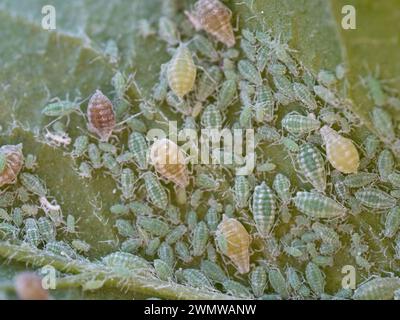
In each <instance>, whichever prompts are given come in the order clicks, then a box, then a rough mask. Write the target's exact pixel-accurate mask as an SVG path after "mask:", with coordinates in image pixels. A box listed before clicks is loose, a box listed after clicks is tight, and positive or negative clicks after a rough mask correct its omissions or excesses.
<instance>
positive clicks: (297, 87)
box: [293, 82, 318, 110]
mask: <svg viewBox="0 0 400 320" xmlns="http://www.w3.org/2000/svg"><path fill="white" fill-rule="evenodd" d="M293 92H294V95H295V97H296V99H297V100H298V101H300V102H301V103H302V104H303V105H304V106H305V107H306V108H308V109H310V110H314V109H317V108H318V105H317V102H316V101H315V98H314V96H313V94H312V93H311V91H310V90H309V89H308V87H307V86H306V85H304V84H302V83H299V82H295V83H294V84H293Z"/></svg>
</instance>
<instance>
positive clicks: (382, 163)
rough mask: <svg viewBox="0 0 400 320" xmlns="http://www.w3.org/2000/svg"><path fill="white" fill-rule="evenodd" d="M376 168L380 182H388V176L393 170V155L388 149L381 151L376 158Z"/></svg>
mask: <svg viewBox="0 0 400 320" xmlns="http://www.w3.org/2000/svg"><path fill="white" fill-rule="evenodd" d="M377 167H378V172H379V176H380V178H381V180H382V181H383V182H386V181H388V177H389V174H391V173H392V172H393V170H394V157H393V153H392V152H391V151H389V150H388V149H384V150H382V152H381V153H380V154H379V156H378V162H377Z"/></svg>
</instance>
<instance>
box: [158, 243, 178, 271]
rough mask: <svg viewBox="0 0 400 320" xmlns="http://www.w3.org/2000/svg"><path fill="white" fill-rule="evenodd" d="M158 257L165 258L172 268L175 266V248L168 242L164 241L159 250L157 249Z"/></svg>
mask: <svg viewBox="0 0 400 320" xmlns="http://www.w3.org/2000/svg"><path fill="white" fill-rule="evenodd" d="M157 254H158V257H159V258H160V259H161V260H163V261H164V262H165V263H166V264H168V265H169V266H170V267H171V268H172V267H173V266H174V263H175V254H174V249H173V248H172V247H171V246H170V245H169V244H167V243H166V242H163V243H162V244H161V245H160V246H159V248H158V250H157Z"/></svg>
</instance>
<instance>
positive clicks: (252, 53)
mask: <svg viewBox="0 0 400 320" xmlns="http://www.w3.org/2000/svg"><path fill="white" fill-rule="evenodd" d="M240 48H241V49H242V51H243V52H244V54H245V56H246V58H247V59H249V60H250V61H251V62H255V61H256V52H257V51H256V46H255V45H254V43H253V44H252V43H251V42H250V41H248V40H247V39H245V38H242V40H241V41H240Z"/></svg>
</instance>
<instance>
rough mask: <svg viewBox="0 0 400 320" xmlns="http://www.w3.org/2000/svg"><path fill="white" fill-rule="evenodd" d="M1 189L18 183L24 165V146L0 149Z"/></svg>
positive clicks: (7, 146)
mask: <svg viewBox="0 0 400 320" xmlns="http://www.w3.org/2000/svg"><path fill="white" fill-rule="evenodd" d="M0 156H1V167H0V187H1V186H3V185H6V184H12V183H15V182H16V179H17V176H18V174H19V172H20V171H21V169H22V166H23V164H24V155H23V154H22V144H18V145H4V146H2V147H1V148H0Z"/></svg>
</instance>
